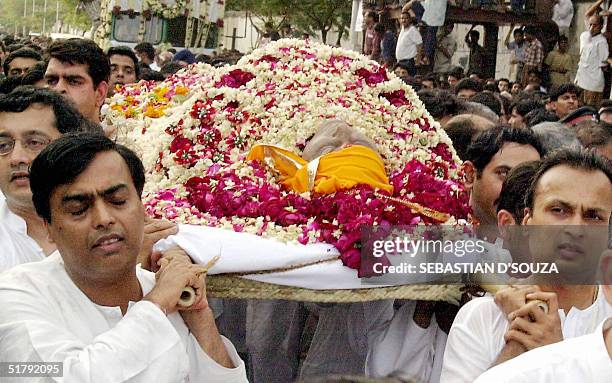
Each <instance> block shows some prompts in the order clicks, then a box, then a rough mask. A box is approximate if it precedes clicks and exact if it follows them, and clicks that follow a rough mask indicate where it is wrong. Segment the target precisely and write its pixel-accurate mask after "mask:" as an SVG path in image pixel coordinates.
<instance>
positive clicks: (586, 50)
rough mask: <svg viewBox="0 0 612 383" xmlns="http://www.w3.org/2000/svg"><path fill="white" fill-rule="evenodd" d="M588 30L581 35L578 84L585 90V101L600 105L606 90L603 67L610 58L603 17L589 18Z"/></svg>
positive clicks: (594, 105)
mask: <svg viewBox="0 0 612 383" xmlns="http://www.w3.org/2000/svg"><path fill="white" fill-rule="evenodd" d="M586 26H587V29H588V30H587V31H585V32H582V34H581V35H580V62H579V63H578V71H577V72H576V80H575V82H576V85H578V86H579V87H580V88H582V89H583V90H584V92H583V95H582V96H583V102H584V103H585V104H586V105H591V106H593V107H595V108H596V107H598V106H599V102H601V99H602V95H603V90H604V83H605V80H604V73H603V67H605V66H606V65H607V60H608V54H609V51H608V42H607V40H606V38H605V37H604V36H603V35H602V34H601V30H602V28H603V19H602V18H601V17H600V16H591V17H589V18H588V20H587V25H586Z"/></svg>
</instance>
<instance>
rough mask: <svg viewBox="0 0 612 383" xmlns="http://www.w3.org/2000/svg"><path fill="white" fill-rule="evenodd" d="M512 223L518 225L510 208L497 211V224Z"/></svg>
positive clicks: (508, 224)
mask: <svg viewBox="0 0 612 383" xmlns="http://www.w3.org/2000/svg"><path fill="white" fill-rule="evenodd" d="M511 225H516V219H514V216H513V215H512V213H510V212H509V211H508V210H506V209H501V210H500V211H498V212H497V226H500V227H502V226H511Z"/></svg>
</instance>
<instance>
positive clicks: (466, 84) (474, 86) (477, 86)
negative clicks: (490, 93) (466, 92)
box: [455, 78, 483, 94]
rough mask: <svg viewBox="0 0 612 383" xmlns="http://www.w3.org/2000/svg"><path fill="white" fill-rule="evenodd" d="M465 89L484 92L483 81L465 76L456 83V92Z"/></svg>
mask: <svg viewBox="0 0 612 383" xmlns="http://www.w3.org/2000/svg"><path fill="white" fill-rule="evenodd" d="M463 89H471V90H473V91H475V92H482V90H483V86H482V82H481V81H478V80H474V79H472V78H464V79H461V80H459V82H458V83H457V85H455V94H458V93H459V91H460V90H463Z"/></svg>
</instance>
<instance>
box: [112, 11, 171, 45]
mask: <svg viewBox="0 0 612 383" xmlns="http://www.w3.org/2000/svg"><path fill="white" fill-rule="evenodd" d="M134 15H135V17H130V16H129V15H128V14H127V13H121V14H119V15H118V16H113V33H112V36H113V40H115V41H118V42H122V43H139V42H141V41H140V39H139V38H138V31H139V30H140V21H141V20H142V16H141V15H140V14H138V13H136V14H134ZM163 25H164V21H163V20H162V19H160V18H159V17H157V16H153V17H152V18H151V19H150V20H146V21H145V35H144V41H146V42H149V43H151V44H159V43H161V40H162V30H163Z"/></svg>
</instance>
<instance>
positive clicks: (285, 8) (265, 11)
mask: <svg viewBox="0 0 612 383" xmlns="http://www.w3.org/2000/svg"><path fill="white" fill-rule="evenodd" d="M227 9H228V10H237V11H248V12H249V17H250V18H251V21H253V24H254V25H255V26H256V28H261V27H262V26H263V24H264V23H265V22H266V21H272V22H273V23H274V24H275V25H276V26H277V27H279V26H280V25H281V24H282V23H283V22H285V21H287V22H289V23H291V24H292V25H294V26H295V27H296V28H297V29H300V30H302V31H304V32H307V33H310V34H317V33H318V34H320V36H321V40H323V42H327V35H328V33H329V32H330V31H331V30H332V29H335V30H336V31H337V32H338V40H337V41H336V43H337V44H340V41H341V40H342V37H343V36H345V35H346V34H347V32H348V28H349V26H350V23H351V2H350V1H347V0H228V1H227Z"/></svg>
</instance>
